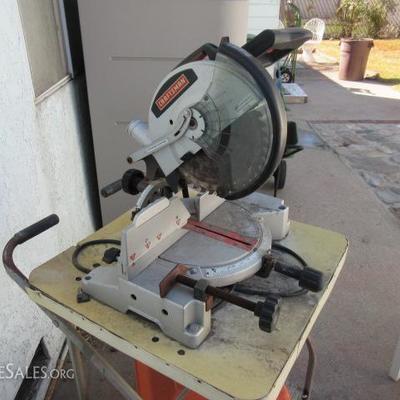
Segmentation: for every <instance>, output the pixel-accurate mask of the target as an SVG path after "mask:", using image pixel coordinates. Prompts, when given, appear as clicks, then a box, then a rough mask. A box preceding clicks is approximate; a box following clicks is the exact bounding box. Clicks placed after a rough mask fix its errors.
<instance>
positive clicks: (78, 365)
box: [43, 310, 142, 400]
mask: <svg viewBox="0 0 400 400" xmlns="http://www.w3.org/2000/svg"><path fill="white" fill-rule="evenodd" d="M43 311H44V312H45V313H46V314H47V315H49V317H50V318H51V319H52V320H53V323H54V324H55V325H56V326H57V327H58V328H59V329H60V330H61V331H62V332H63V333H64V334H65V336H66V337H67V341H68V346H69V351H70V356H71V361H72V364H73V367H74V370H75V379H76V385H77V389H78V396H79V400H86V399H87V398H88V397H87V396H88V390H87V389H88V387H87V380H86V376H85V370H84V368H83V358H84V359H85V360H86V361H87V362H88V363H90V364H91V365H93V366H94V367H95V368H96V369H97V370H98V371H99V372H100V374H101V375H102V376H103V377H104V378H105V379H106V380H107V381H108V382H109V383H110V384H111V385H112V386H113V387H114V388H115V389H116V390H117V391H118V392H119V393H120V394H121V395H122V396H123V397H124V398H125V399H127V400H142V399H141V397H140V396H139V395H138V394H137V393H136V392H135V390H133V388H132V387H131V386H130V385H129V384H128V382H126V381H125V379H123V378H122V377H121V375H120V374H119V373H118V372H117V371H116V370H115V368H114V367H113V366H112V365H111V364H110V363H109V362H108V361H107V360H106V359H105V358H104V357H103V356H101V355H100V354H99V353H98V352H97V351H96V350H95V349H94V348H93V347H92V346H91V345H90V344H89V343H87V342H86V341H85V340H84V339H83V338H82V336H80V335H79V334H78V333H77V332H76V330H75V328H74V327H73V326H72V325H71V324H69V323H68V322H66V321H64V320H62V319H61V318H60V317H58V316H56V315H55V314H52V313H51V312H49V311H48V310H43ZM82 356H83V358H82Z"/></svg>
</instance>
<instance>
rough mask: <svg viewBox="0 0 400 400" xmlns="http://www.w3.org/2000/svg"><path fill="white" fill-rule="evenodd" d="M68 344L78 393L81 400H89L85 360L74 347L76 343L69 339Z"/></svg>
mask: <svg viewBox="0 0 400 400" xmlns="http://www.w3.org/2000/svg"><path fill="white" fill-rule="evenodd" d="M67 343H68V352H69V356H70V358H71V362H72V367H73V369H74V372H75V374H74V378H75V383H76V389H77V392H78V399H79V400H87V399H88V383H87V376H86V372H85V368H84V360H83V359H82V353H81V352H80V351H79V349H78V348H77V347H76V346H75V345H74V343H73V342H72V341H71V340H70V339H67Z"/></svg>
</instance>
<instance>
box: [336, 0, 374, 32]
mask: <svg viewBox="0 0 400 400" xmlns="http://www.w3.org/2000/svg"><path fill="white" fill-rule="evenodd" d="M366 8H367V5H366V2H365V0H341V1H340V4H339V7H338V8H337V10H336V16H337V18H338V20H339V22H340V25H341V28H342V30H341V37H354V33H355V30H356V28H357V27H358V26H359V24H360V23H361V22H362V20H363V18H364V16H365V13H366Z"/></svg>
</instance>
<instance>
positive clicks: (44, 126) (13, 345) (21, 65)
mask: <svg viewBox="0 0 400 400" xmlns="http://www.w3.org/2000/svg"><path fill="white" fill-rule="evenodd" d="M0 49H1V52H0V218H1V219H0V221H1V225H0V226H1V229H0V248H1V249H2V248H3V247H4V244H5V242H6V240H7V239H8V238H10V237H11V235H12V234H13V233H15V231H17V230H19V229H21V228H23V227H25V226H27V225H29V224H31V223H33V222H35V221H37V220H38V219H40V218H43V217H44V216H46V215H48V214H50V213H53V212H55V213H57V214H58V215H59V216H60V220H61V222H60V224H59V225H58V226H57V227H55V228H53V229H51V231H49V232H47V233H45V234H43V235H41V236H40V237H37V238H35V239H33V240H32V242H29V243H26V244H24V245H23V246H21V248H20V249H18V250H17V254H16V261H17V263H18V265H21V266H22V267H23V271H24V272H25V274H29V272H30V271H31V270H32V268H33V267H35V266H37V265H38V264H40V263H42V262H44V261H45V260H47V259H49V258H50V257H52V256H54V255H56V254H57V253H59V252H60V251H62V250H64V249H65V248H67V247H68V246H70V245H72V244H73V243H76V242H77V241H78V240H80V239H82V238H83V237H85V236H86V235H87V234H89V233H90V232H92V231H93V228H94V220H93V219H94V218H93V217H92V213H91V207H90V198H91V196H90V189H89V187H90V185H89V184H90V183H91V182H88V179H87V178H86V176H87V174H86V171H85V154H86V151H85V142H86V140H85V139H84V138H83V137H84V135H87V134H89V132H88V131H87V129H86V128H87V127H86V126H85V124H84V123H83V121H84V119H81V118H80V114H79V113H80V112H81V107H80V105H81V101H82V98H81V97H80V94H81V89H82V88H81V86H82V83H80V82H78V81H72V82H69V83H68V84H66V85H65V86H64V87H62V88H61V89H59V90H58V91H56V92H55V93H53V94H52V95H51V96H50V97H48V98H47V99H45V100H44V101H42V102H41V103H39V104H37V105H35V104H34V93H33V87H32V81H31V74H30V70H29V63H28V59H27V53H26V48H25V42H24V37H23V32H22V27H21V21H20V17H19V12H18V7H17V2H16V0H3V1H2V2H1V13H0ZM0 288H1V290H0V304H1V307H0V321H1V322H0V366H1V365H5V364H7V363H13V364H14V365H15V367H18V366H20V367H25V366H26V365H29V363H30V361H31V358H32V356H33V354H34V351H35V349H36V347H37V345H38V343H39V341H40V339H41V338H42V337H44V341H45V343H46V345H47V347H48V349H49V351H50V353H51V355H52V356H53V360H52V361H53V362H55V359H56V357H57V356H58V351H59V349H60V345H61V343H62V339H63V338H62V336H61V334H60V332H59V331H58V330H57V329H56V328H54V327H53V325H52V323H51V322H50V320H49V319H48V318H47V317H45V316H44V315H43V313H42V312H41V311H40V310H39V309H38V308H37V307H36V306H35V305H34V304H33V303H32V302H31V301H30V300H29V299H28V298H27V296H26V295H25V294H24V293H23V292H22V291H21V290H20V289H19V288H18V287H17V286H16V285H15V284H14V283H13V282H12V281H11V280H10V279H9V277H8V276H7V275H6V274H5V272H4V270H3V268H1V269H0ZM20 383H21V380H20V379H18V380H1V381H0V399H2V400H9V399H13V398H14V395H15V393H16V392H17V390H18V388H19V385H20ZM43 390H44V389H43Z"/></svg>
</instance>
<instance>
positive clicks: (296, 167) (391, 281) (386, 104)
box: [52, 67, 400, 400]
mask: <svg viewBox="0 0 400 400" xmlns="http://www.w3.org/2000/svg"><path fill="white" fill-rule="evenodd" d="M297 80H298V82H299V83H301V85H302V86H303V88H304V89H305V91H306V92H307V93H308V95H309V103H308V104H301V105H290V111H289V115H290V117H291V118H292V119H293V120H297V121H299V122H300V123H299V127H300V134H301V140H302V141H303V143H304V144H305V146H306V149H305V150H304V151H303V152H301V153H299V154H297V155H296V156H295V157H293V158H292V159H290V160H288V180H287V186H286V188H285V189H284V190H282V191H281V192H280V193H279V196H280V197H282V198H283V199H285V201H286V203H287V205H288V206H289V207H290V215H291V218H292V219H295V220H298V221H302V222H306V223H309V224H314V225H318V226H321V227H324V228H328V229H332V230H335V231H338V232H341V233H343V234H345V235H346V236H347V237H348V239H349V240H350V251H349V255H348V259H347V262H346V264H345V267H344V269H343V272H342V274H341V276H340V277H339V280H338V282H337V285H336V287H335V289H334V291H333V293H332V296H331V298H330V300H329V301H328V303H327V305H326V307H325V309H324V310H323V311H322V314H321V316H320V318H319V320H318V321H317V323H316V325H315V327H314V329H313V331H312V334H311V338H312V340H313V343H314V346H315V350H316V352H317V362H318V364H317V370H316V374H315V379H314V389H313V392H312V398H313V399H314V400H331V399H332V400H333V399H335V400H337V399H341V400H347V399H349V400H350V399H351V400H358V399H359V400H361V399H362V400H365V399H393V400H394V399H399V398H400V382H399V383H395V382H393V381H391V380H390V379H389V378H388V376H387V371H388V368H389V365H390V362H391V358H392V355H393V351H394V348H395V345H396V342H397V339H398V337H399V336H400V296H399V295H398V293H399V287H400V261H399V260H400V245H399V244H400V221H399V220H398V219H397V218H396V217H395V216H394V215H393V214H392V213H391V212H390V211H389V210H388V209H387V208H386V207H385V206H384V204H383V203H382V202H381V201H380V200H379V199H378V197H377V196H376V195H375V194H374V192H373V190H372V189H371V187H370V186H369V185H368V184H367V183H366V182H365V181H364V180H363V179H362V178H361V176H360V175H359V173H358V172H357V170H354V169H353V168H351V166H350V165H349V164H345V163H344V162H343V160H342V159H341V158H340V156H339V155H338V154H337V153H335V152H334V151H333V150H332V149H331V148H330V147H328V146H327V144H326V143H325V142H323V141H321V139H320V138H319V137H318V136H316V134H315V129H314V128H313V123H317V122H318V123H319V122H320V121H326V123H327V124H328V123H330V122H329V121H331V120H334V121H333V122H332V123H336V122H337V120H340V121H343V122H344V123H346V121H347V120H385V121H388V120H395V119H396V118H397V119H399V118H400V113H399V104H400V103H399V102H398V101H396V100H393V98H390V99H389V98H382V97H378V96H362V95H358V94H354V92H352V91H351V90H348V89H346V88H343V87H342V86H340V85H338V84H337V83H335V82H334V81H332V80H330V79H328V78H327V76H326V74H325V75H324V74H321V72H320V71H316V70H311V69H309V68H307V67H306V68H302V69H299V74H298V78H297ZM379 90H383V91H386V88H381V89H379ZM310 122H311V123H310ZM321 126H322V128H318V130H319V129H323V124H321ZM378 172H379V171H378ZM264 189H265V190H267V191H269V192H270V187H269V186H268V185H265V188H264ZM101 350H102V352H106V353H107V354H109V355H111V358H112V362H113V364H114V365H116V367H117V368H118V369H119V370H122V371H123V372H124V375H125V376H127V377H132V375H133V374H130V371H131V368H132V362H131V360H129V359H127V358H126V357H125V356H123V355H120V354H119V353H117V352H110V351H109V349H107V348H102V349H101ZM305 365H306V351H304V350H303V351H302V353H301V355H300V358H299V360H298V362H297V363H296V364H295V366H294V368H293V370H292V373H291V374H290V377H289V381H290V383H291V385H296V386H297V385H298V386H299V387H301V385H302V384H303V377H304V372H305ZM90 375H91V378H90V382H91V389H92V390H93V392H92V394H91V396H90V398H91V399H97V400H99V399H106V398H113V399H119V398H120V397H119V396H118V395H117V394H114V391H113V389H112V388H110V387H109V386H108V384H107V383H106V382H104V380H102V379H100V377H99V376H98V374H97V373H96V372H95V371H93V370H91V371H90ZM132 380H133V378H132ZM74 396H75V388H74V382H73V381H64V382H61V383H59V384H58V385H57V387H56V389H55V391H54V395H53V397H52V398H53V399H56V400H62V399H70V398H74Z"/></svg>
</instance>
